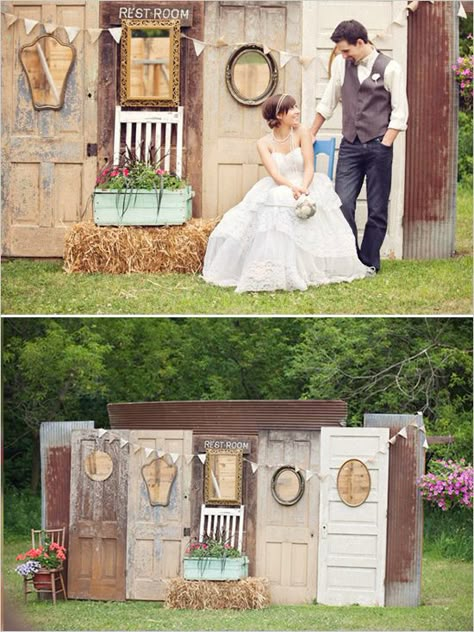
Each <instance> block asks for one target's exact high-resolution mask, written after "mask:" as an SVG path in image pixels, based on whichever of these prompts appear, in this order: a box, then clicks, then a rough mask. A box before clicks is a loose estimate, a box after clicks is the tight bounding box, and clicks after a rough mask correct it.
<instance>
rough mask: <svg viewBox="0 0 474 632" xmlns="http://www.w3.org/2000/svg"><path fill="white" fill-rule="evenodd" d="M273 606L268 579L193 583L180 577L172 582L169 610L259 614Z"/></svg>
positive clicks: (257, 578) (166, 602)
mask: <svg viewBox="0 0 474 632" xmlns="http://www.w3.org/2000/svg"><path fill="white" fill-rule="evenodd" d="M269 605H270V591H269V588H268V580H267V579H266V578H265V577H248V578H247V579H240V580H238V581H228V582H225V581H205V580H199V581H194V580H193V581H192V580H188V579H183V578H182V577H176V578H174V579H170V580H169V581H168V594H167V597H166V601H165V608H178V609H183V608H190V609H193V610H220V609H223V608H230V609H233V610H250V609H252V610H259V609H261V608H265V607H266V606H269Z"/></svg>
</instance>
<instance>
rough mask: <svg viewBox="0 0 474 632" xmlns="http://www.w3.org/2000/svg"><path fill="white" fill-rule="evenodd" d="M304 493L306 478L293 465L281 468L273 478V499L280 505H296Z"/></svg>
mask: <svg viewBox="0 0 474 632" xmlns="http://www.w3.org/2000/svg"><path fill="white" fill-rule="evenodd" d="M303 493H304V478H303V476H302V475H301V472H296V471H295V468H294V467H291V465H284V466H283V467H280V468H279V469H278V470H277V471H276V472H275V474H274V475H273V477H272V494H273V498H274V499H275V500H276V501H277V503H280V505H294V504H295V503H297V502H298V501H299V500H300V498H301V496H303Z"/></svg>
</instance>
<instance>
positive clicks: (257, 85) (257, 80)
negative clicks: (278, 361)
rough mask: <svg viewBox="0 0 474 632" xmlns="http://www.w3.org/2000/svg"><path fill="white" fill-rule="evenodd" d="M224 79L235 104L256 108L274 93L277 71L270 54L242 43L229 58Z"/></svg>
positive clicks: (252, 45)
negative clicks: (254, 106)
mask: <svg viewBox="0 0 474 632" xmlns="http://www.w3.org/2000/svg"><path fill="white" fill-rule="evenodd" d="M225 77H226V84H227V88H228V89H229V92H230V93H231V95H232V96H233V97H234V99H236V101H238V102H239V103H243V104H244V105H259V104H260V103H263V102H264V101H265V99H266V98H268V97H269V96H270V95H271V94H273V92H275V89H276V87H277V83H278V68H277V65H276V63H275V60H274V59H273V57H272V56H271V54H270V53H269V54H268V55H265V53H264V52H263V48H262V47H261V46H257V45H256V44H246V45H245V46H242V47H241V48H238V49H237V50H236V51H234V52H233V53H232V55H231V56H230V57H229V61H228V62H227V66H226V71H225Z"/></svg>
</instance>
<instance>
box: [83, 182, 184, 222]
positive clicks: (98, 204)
mask: <svg viewBox="0 0 474 632" xmlns="http://www.w3.org/2000/svg"><path fill="white" fill-rule="evenodd" d="M193 197H194V191H193V190H192V188H191V187H190V186H186V187H184V188H183V189H178V190H176V191H168V190H166V189H165V190H164V191H163V197H162V198H161V205H160V211H159V213H158V214H157V212H156V209H157V206H158V200H157V193H156V192H155V191H145V190H142V189H139V190H136V191H133V192H128V193H120V192H118V191H102V190H100V189H95V191H94V195H93V208H94V222H95V223H96V224H97V225H98V226H168V225H177V224H184V222H187V221H188V220H189V219H191V216H192V198H193Z"/></svg>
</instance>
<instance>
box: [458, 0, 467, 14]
mask: <svg viewBox="0 0 474 632" xmlns="http://www.w3.org/2000/svg"><path fill="white" fill-rule="evenodd" d="M458 17H459V18H467V13H466V9H465V8H464V5H463V3H462V2H460V3H459V11H458Z"/></svg>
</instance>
